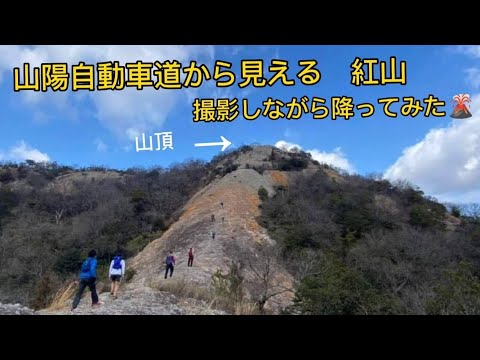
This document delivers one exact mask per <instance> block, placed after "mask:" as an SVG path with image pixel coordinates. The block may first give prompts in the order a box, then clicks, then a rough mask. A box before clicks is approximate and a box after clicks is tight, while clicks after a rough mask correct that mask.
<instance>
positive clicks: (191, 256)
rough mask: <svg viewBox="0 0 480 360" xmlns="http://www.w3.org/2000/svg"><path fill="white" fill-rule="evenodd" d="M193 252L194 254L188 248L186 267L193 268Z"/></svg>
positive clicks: (192, 250) (191, 249)
mask: <svg viewBox="0 0 480 360" xmlns="http://www.w3.org/2000/svg"><path fill="white" fill-rule="evenodd" d="M194 252H195V250H194V249H193V248H190V250H189V251H188V264H187V266H188V267H192V266H193V253H194Z"/></svg>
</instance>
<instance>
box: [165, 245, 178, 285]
mask: <svg viewBox="0 0 480 360" xmlns="http://www.w3.org/2000/svg"><path fill="white" fill-rule="evenodd" d="M176 260H177V258H176V257H175V256H174V255H173V251H172V250H170V254H169V255H168V256H167V258H166V259H165V265H166V268H165V279H166V278H167V274H168V270H170V277H172V274H173V269H174V266H175V261H176Z"/></svg>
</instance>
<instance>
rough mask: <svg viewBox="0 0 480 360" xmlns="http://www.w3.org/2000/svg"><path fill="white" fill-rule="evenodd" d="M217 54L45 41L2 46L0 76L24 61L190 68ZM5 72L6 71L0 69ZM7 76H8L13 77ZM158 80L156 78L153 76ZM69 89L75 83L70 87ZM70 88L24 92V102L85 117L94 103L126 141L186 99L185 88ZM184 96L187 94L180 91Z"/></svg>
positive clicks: (211, 50)
mask: <svg viewBox="0 0 480 360" xmlns="http://www.w3.org/2000/svg"><path fill="white" fill-rule="evenodd" d="M213 58H214V48H213V47H211V46H133V45H123V46H121V45H106V46H105V45H91V46H89V45H47V46H12V45H2V46H0V76H1V77H0V79H1V78H2V77H4V75H5V72H6V71H8V72H10V74H12V73H13V68H14V67H20V68H22V72H23V64H24V63H27V62H28V63H30V65H31V66H39V65H40V64H41V63H55V62H61V63H68V65H69V66H71V65H73V64H78V62H79V61H84V62H85V63H87V64H96V63H97V62H104V61H119V62H120V64H121V65H124V64H125V63H127V62H136V61H138V60H142V61H145V62H154V61H156V60H158V61H160V62H163V61H165V60H170V61H172V60H177V61H179V62H180V63H182V66H186V64H188V63H189V62H190V60H195V61H197V63H199V64H201V63H205V64H207V66H208V67H209V69H210V68H211V67H210V66H209V64H210V62H211V61H212V59H213ZM2 70H3V72H2ZM10 74H7V76H11V75H10ZM154 79H155V77H154ZM70 88H71V87H70ZM70 88H69V91H68V92H64V93H62V92H55V93H53V92H51V91H49V92H46V93H41V92H40V93H39V92H32V91H24V92H22V95H23V96H22V98H23V100H24V101H25V102H26V103H27V104H29V105H31V106H36V108H35V111H38V110H39V109H38V106H40V105H42V104H43V105H44V104H48V105H50V106H54V107H55V112H56V113H61V114H62V115H64V114H66V115H69V116H72V117H74V118H75V119H79V120H80V121H81V118H82V114H84V113H85V110H84V109H85V108H86V107H85V101H86V100H88V101H90V102H91V103H92V104H93V106H94V109H95V110H94V111H95V114H96V116H97V118H98V120H99V121H100V122H101V123H102V124H103V125H104V126H105V127H106V128H107V129H109V130H110V131H112V132H113V133H114V134H116V135H117V136H119V137H120V138H123V139H129V140H132V137H131V136H132V134H134V133H140V132H145V131H149V130H159V128H160V127H161V126H162V124H163V123H164V122H165V120H166V119H167V117H168V116H169V114H170V113H171V112H172V111H173V110H174V109H175V107H176V106H177V105H178V103H179V102H180V101H182V100H187V97H186V96H185V90H162V89H159V90H155V89H153V88H144V89H143V90H141V91H138V90H136V88H126V89H124V90H121V91H97V90H96V91H94V92H88V91H85V92H83V91H78V92H76V93H73V92H72V91H70ZM182 94H183V95H182Z"/></svg>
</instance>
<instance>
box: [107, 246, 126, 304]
mask: <svg viewBox="0 0 480 360" xmlns="http://www.w3.org/2000/svg"><path fill="white" fill-rule="evenodd" d="M108 276H109V278H110V280H112V285H111V290H110V294H111V295H112V296H113V299H114V300H115V299H116V298H117V292H118V288H119V287H120V280H122V278H123V277H124V276H125V260H123V259H122V256H121V255H120V254H117V255H116V256H115V257H114V258H113V260H112V262H111V263H110V270H109V272H108Z"/></svg>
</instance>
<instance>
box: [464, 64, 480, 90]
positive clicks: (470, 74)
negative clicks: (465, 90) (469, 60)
mask: <svg viewBox="0 0 480 360" xmlns="http://www.w3.org/2000/svg"><path fill="white" fill-rule="evenodd" d="M465 73H466V74H467V79H466V80H467V84H469V85H470V86H472V87H473V88H474V89H478V88H479V87H480V69H477V68H470V69H467V70H465Z"/></svg>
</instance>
